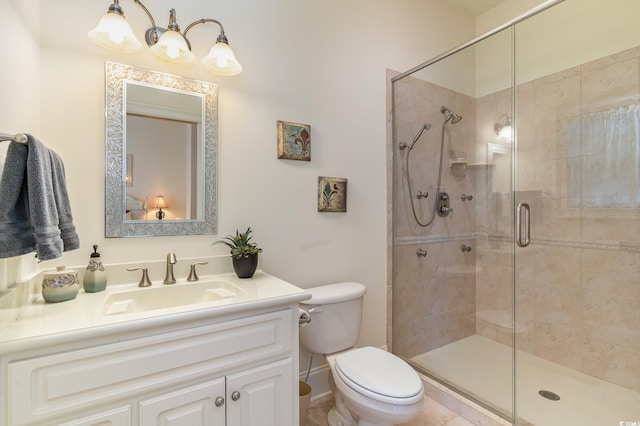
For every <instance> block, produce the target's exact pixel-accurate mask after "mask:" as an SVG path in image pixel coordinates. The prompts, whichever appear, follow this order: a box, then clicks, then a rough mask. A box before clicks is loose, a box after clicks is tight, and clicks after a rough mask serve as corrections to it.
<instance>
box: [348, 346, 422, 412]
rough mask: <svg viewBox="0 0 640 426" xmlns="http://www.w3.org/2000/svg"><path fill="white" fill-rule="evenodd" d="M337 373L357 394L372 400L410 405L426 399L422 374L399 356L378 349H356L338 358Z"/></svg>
mask: <svg viewBox="0 0 640 426" xmlns="http://www.w3.org/2000/svg"><path fill="white" fill-rule="evenodd" d="M335 365H336V371H337V372H338V375H339V376H340V378H341V379H342V380H343V381H344V382H345V383H346V384H347V385H348V386H349V387H350V388H352V389H353V390H355V391H356V392H359V393H361V394H363V395H366V396H368V397H370V398H372V399H375V400H378V401H382V402H387V403H391V404H398V405H408V404H413V403H414V402H418V401H420V400H421V399H422V381H420V377H419V376H418V374H417V373H416V372H415V371H414V370H413V368H411V366H409V364H407V363H406V362H404V361H403V360H401V359H400V358H398V357H397V356H395V355H393V354H391V353H389V352H387V351H383V350H382V349H378V348H374V347H370V346H368V347H364V348H359V349H353V350H350V351H347V352H345V353H344V354H341V355H339V356H337V357H336V359H335Z"/></svg>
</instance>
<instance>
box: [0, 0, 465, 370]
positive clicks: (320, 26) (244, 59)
mask: <svg viewBox="0 0 640 426" xmlns="http://www.w3.org/2000/svg"><path fill="white" fill-rule="evenodd" d="M109 4H110V2H109V1H105V2H97V1H84V0H59V1H55V2H52V1H48V0H42V1H23V0H0V8H1V9H0V22H1V23H2V25H0V31H1V33H2V35H3V39H9V40H11V43H3V44H2V46H1V47H0V49H2V50H1V53H2V55H1V56H2V58H3V66H2V67H0V73H1V74H0V76H1V77H2V78H0V87H1V88H2V103H1V104H0V112H1V113H0V131H3V132H31V133H33V134H35V135H37V136H38V137H39V138H40V139H41V140H42V141H43V142H44V143H45V144H47V145H48V146H49V147H51V148H52V149H54V150H55V151H57V152H58V153H59V154H60V155H61V156H62V158H63V159H64V161H65V166H66V170H67V178H68V186H69V191H70V198H71V204H72V208H73V213H74V222H75V224H76V227H77V229H78V232H79V236H80V241H81V248H80V249H79V250H76V251H73V252H69V253H66V254H65V255H64V256H63V258H61V259H60V260H57V261H47V262H43V263H42V264H40V265H37V264H36V263H35V261H34V259H33V256H23V257H22V258H19V259H13V260H10V261H0V271H2V272H0V284H2V285H4V286H5V288H6V286H11V285H13V284H14V283H15V282H16V281H17V280H20V279H23V278H24V277H25V276H28V275H29V274H31V273H32V272H33V271H36V270H38V269H39V268H52V267H54V266H56V265H60V264H65V265H66V266H71V267H85V266H86V263H87V261H88V256H89V253H90V252H91V251H92V250H91V246H92V245H93V244H98V245H99V246H100V253H101V254H102V259H103V262H105V263H106V264H109V263H118V262H124V261H127V262H130V261H136V260H139V261H144V260H162V259H165V257H166V253H167V252H168V251H173V252H175V253H176V255H177V257H178V262H180V259H181V258H187V257H197V256H202V255H212V254H225V253H227V251H226V250H225V249H224V248H223V247H221V246H219V245H217V246H213V247H212V246H211V243H212V242H213V241H215V240H216V239H218V238H219V237H220V236H224V235H227V234H230V233H233V232H235V230H236V229H245V227H247V226H251V227H252V228H253V229H254V231H255V237H254V238H255V241H256V242H257V243H259V244H260V246H261V247H262V248H263V249H264V253H263V255H262V260H261V262H262V267H263V268H264V269H265V270H266V271H267V272H269V273H271V274H273V275H276V276H278V277H281V278H283V279H285V280H288V281H290V282H291V283H293V284H296V285H299V286H301V287H310V286H313V285H320V284H326V283H331V282H338V281H345V280H352V281H359V282H362V283H364V284H365V285H366V286H367V289H368V293H367V296H366V299H365V314H364V321H363V329H362V334H361V341H360V344H369V345H375V346H383V345H385V343H386V342H385V325H386V315H385V311H386V241H387V233H386V215H387V212H386V191H385V181H386V167H385V124H386V115H385V112H386V110H385V105H386V99H385V95H386V70H387V68H391V69H397V70H405V69H409V68H411V67H413V66H414V65H416V64H417V63H419V62H421V61H423V60H424V59H425V58H426V57H430V56H434V55H436V54H437V53H439V52H441V51H444V50H447V49H449V48H451V47H452V46H454V45H456V44H459V43H461V42H463V41H464V40H467V39H469V38H470V37H471V36H472V35H473V19H472V18H471V17H466V16H461V15H460V14H459V12H458V11H456V10H454V9H453V8H451V7H449V6H448V5H447V4H446V3H445V2H442V1H440V0H427V1H424V0H401V1H400V2H373V3H372V2H369V1H364V0H357V1H352V2H347V3H345V2H343V1H337V0H330V1H329V2H299V1H297V2H296V1H289V0H269V1H263V0H251V1H243V2H233V1H230V2H222V3H221V2H217V3H211V2H202V1H194V0H190V1H180V2H176V1H169V0H154V1H152V2H147V6H148V7H149V9H150V10H151V12H152V13H153V15H154V17H155V18H156V20H157V21H158V25H163V26H164V25H165V24H166V19H167V18H168V11H169V9H170V8H171V7H175V8H176V9H177V16H178V21H179V23H180V24H181V25H182V26H183V28H184V27H185V26H186V25H187V24H188V23H189V22H191V21H194V20H196V19H199V18H202V17H212V18H217V19H219V20H220V21H222V22H223V24H224V26H225V32H226V34H227V37H228V38H229V41H230V44H231V46H232V47H233V48H234V50H235V53H236V55H237V57H238V59H239V60H240V61H241V63H242V64H243V66H244V71H243V73H242V74H240V75H239V76H237V77H232V78H225V77H217V76H213V75H210V74H207V73H206V72H205V71H204V70H203V69H202V67H200V66H199V65H197V66H195V67H193V68H178V67H173V66H170V65H167V64H164V63H162V62H158V61H156V60H155V59H153V58H152V56H151V54H150V52H149V51H148V50H143V51H142V52H141V53H140V54H137V55H132V56H128V55H122V54H115V53H111V52H108V51H104V50H101V49H99V48H97V47H95V46H93V45H92V44H91V43H90V42H89V41H88V40H87V35H86V34H87V31H89V30H90V29H91V28H92V27H93V26H95V25H96V23H97V22H98V20H99V18H100V17H101V16H102V15H103V14H104V13H105V12H106V10H107V8H108V6H109ZM121 5H122V7H123V8H124V9H125V13H126V16H127V19H128V20H129V22H130V23H131V24H132V26H133V27H134V28H135V29H136V31H137V32H138V34H141V33H142V32H143V31H144V29H146V28H147V27H148V25H149V24H148V21H147V18H146V16H145V15H144V12H143V11H142V10H141V9H140V8H138V7H137V6H136V5H135V4H133V2H131V1H123V2H121ZM247 10H249V11H250V12H249V13H247ZM61 23H64V24H61ZM217 31H218V29H217V28H216V27H215V25H211V27H208V26H207V25H201V26H198V27H195V28H194V29H193V30H191V31H190V32H189V37H190V39H191V42H192V44H193V46H194V53H195V54H196V55H197V56H199V57H202V56H203V55H204V54H205V53H206V52H205V50H206V49H208V48H209V46H210V45H211V43H213V41H214V39H215V36H216V35H217ZM106 60H109V61H113V62H119V63H125V64H128V65H132V66H138V67H142V68H148V69H155V70H158V71H161V72H167V73H171V74H179V75H183V76H186V77H189V78H195V79H199V80H206V81H211V82H215V83H218V84H219V88H220V92H219V93H220V97H219V128H218V139H219V157H218V166H219V168H218V170H219V176H218V189H219V196H218V201H219V223H218V229H219V235H206V236H189V237H158V238H133V239H105V237H104V115H105V114H104V62H105V61H106ZM277 120H287V121H294V122H302V123H308V124H310V125H311V140H312V150H311V151H312V160H311V162H296V161H287V160H278V159H277V151H276V147H277V146H276V123H277ZM318 176H336V177H345V178H347V179H348V182H349V183H348V184H349V199H348V205H347V207H348V212H347V213H344V214H343V213H318V212H317V198H316V197H317V179H318ZM0 292H2V287H0ZM316 361H317V362H319V361H321V360H320V359H319V357H316ZM301 366H305V367H306V360H305V359H304V354H303V359H302V360H301Z"/></svg>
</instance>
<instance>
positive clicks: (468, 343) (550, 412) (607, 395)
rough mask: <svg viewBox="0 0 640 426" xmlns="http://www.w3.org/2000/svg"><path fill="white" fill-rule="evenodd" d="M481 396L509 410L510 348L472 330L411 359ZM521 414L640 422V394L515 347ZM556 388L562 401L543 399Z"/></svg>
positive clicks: (552, 425) (543, 422) (593, 423)
mask: <svg viewBox="0 0 640 426" xmlns="http://www.w3.org/2000/svg"><path fill="white" fill-rule="evenodd" d="M412 361H413V362H415V363H417V364H419V365H421V366H423V367H424V368H425V369H427V370H428V371H430V372H432V374H434V375H436V376H438V377H440V378H446V379H447V380H448V381H449V382H450V383H455V384H456V386H458V387H459V388H461V389H464V390H465V392H467V393H469V394H471V395H475V396H476V397H477V398H478V400H480V401H482V402H485V403H488V404H489V405H491V406H494V407H497V408H498V409H499V410H501V411H503V412H506V413H509V412H511V407H512V400H511V393H512V384H511V383H512V380H511V376H512V368H511V365H512V351H511V348H509V347H508V346H505V345H502V344H500V343H497V342H495V341H492V340H490V339H487V338H485V337H482V336H479V335H474V336H470V337H467V338H465V339H462V340H459V341H457V342H454V343H451V344H449V345H445V346H443V347H440V348H438V349H435V350H433V351H430V352H427V353H425V354H421V355H418V356H416V357H414V358H412ZM516 363H517V370H516V376H517V383H518V387H517V389H516V395H517V398H518V399H517V401H516V412H517V414H518V417H519V418H521V419H524V420H525V421H528V422H530V423H532V424H534V425H539V426H556V425H557V426H560V425H562V426H565V425H568V424H579V425H582V426H603V425H619V424H621V422H640V394H638V393H637V392H633V391H631V390H629V389H626V388H623V387H621V386H617V385H614V384H612V383H609V382H605V381H603V380H600V379H597V378H595V377H592V376H589V375H587V374H583V373H580V372H578V371H575V370H572V369H570V368H567V367H563V366H561V365H558V364H555V363H552V362H550V361H547V360H544V359H542V358H539V357H536V356H533V355H531V354H528V353H525V352H520V351H517V353H516ZM540 390H547V391H551V392H554V393H556V394H558V395H559V396H560V400H559V401H552V400H549V399H545V398H543V397H542V396H540V395H539V394H538V392H539V391H540Z"/></svg>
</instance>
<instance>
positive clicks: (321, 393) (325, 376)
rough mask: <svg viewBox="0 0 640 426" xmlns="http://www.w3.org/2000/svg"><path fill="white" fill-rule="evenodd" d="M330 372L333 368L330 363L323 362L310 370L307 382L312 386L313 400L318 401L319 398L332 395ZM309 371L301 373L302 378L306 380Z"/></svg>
mask: <svg viewBox="0 0 640 426" xmlns="http://www.w3.org/2000/svg"><path fill="white" fill-rule="evenodd" d="M329 374H331V370H330V369H329V365H328V364H323V365H320V366H318V367H314V368H312V369H311V371H310V372H309V377H308V378H307V380H306V382H307V384H308V385H309V386H311V401H312V402H313V401H316V400H318V399H319V398H325V397H326V396H327V395H332V392H331V389H330V388H329ZM306 375H307V372H306V371H305V372H304V373H301V374H300V380H302V381H305V380H304V379H305V376H306Z"/></svg>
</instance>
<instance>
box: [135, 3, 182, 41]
mask: <svg viewBox="0 0 640 426" xmlns="http://www.w3.org/2000/svg"><path fill="white" fill-rule="evenodd" d="M133 2H134V3H135V4H137V5H138V6H140V7H141V8H142V10H144V12H145V13H146V14H147V16H148V17H149V20H150V21H151V28H149V29H148V30H147V31H146V32H145V33H144V41H146V42H147V46H149V47H151V46H153V45H154V44H156V43H157V42H158V40H159V39H160V36H161V35H162V33H164V29H162V28H158V27H157V26H156V21H155V20H154V19H153V16H152V15H151V12H149V9H147V7H146V6H145V5H144V4H142V2H141V1H140V0H133ZM174 17H175V16H174ZM158 30H161V31H158ZM158 32H160V34H158Z"/></svg>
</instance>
